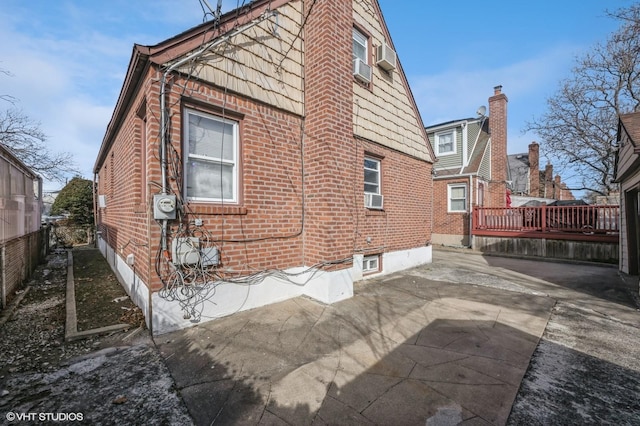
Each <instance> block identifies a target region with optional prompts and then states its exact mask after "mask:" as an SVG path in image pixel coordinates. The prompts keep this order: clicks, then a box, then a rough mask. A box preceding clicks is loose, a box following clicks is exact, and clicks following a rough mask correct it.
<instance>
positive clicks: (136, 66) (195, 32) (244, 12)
mask: <svg viewBox="0 0 640 426" xmlns="http://www.w3.org/2000/svg"><path fill="white" fill-rule="evenodd" d="M290 1H291V0H255V1H253V2H251V3H250V4H248V5H246V6H243V7H240V8H238V9H234V10H232V11H230V12H227V13H225V14H224V15H222V16H221V17H220V21H219V22H218V23H216V22H211V21H209V22H205V23H203V24H200V25H198V26H195V27H193V28H190V29H188V30H186V31H184V32H182V33H180V34H177V35H175V36H173V37H170V38H168V39H166V40H164V41H161V42H160V43H158V44H155V45H152V46H145V45H141V44H134V46H133V51H132V53H131V59H130V60H129V67H128V68H127V74H126V75H125V79H124V83H123V85H122V88H121V90H120V95H119V96H118V101H117V102H116V107H115V109H114V111H113V114H112V116H111V120H110V121H109V124H108V125H107V130H106V132H105V136H104V138H103V140H102V144H101V146H100V150H99V152H98V156H97V160H96V164H95V166H94V172H97V170H98V169H99V168H100V165H101V164H102V162H103V161H104V159H105V155H106V152H107V151H108V150H109V148H110V146H111V143H112V142H113V137H114V135H115V133H116V132H117V129H118V128H119V126H120V125H121V124H122V120H123V119H124V116H125V115H126V113H127V111H128V109H129V108H131V100H132V99H133V98H134V97H135V94H136V92H137V91H138V89H139V88H140V81H141V79H142V77H143V76H144V75H145V73H146V71H147V70H148V68H149V66H150V65H151V64H154V65H158V66H162V65H164V64H167V63H169V62H171V61H174V60H176V59H177V58H180V57H181V56H183V55H186V54H187V53H189V52H191V51H193V50H194V49H197V48H198V47H200V46H202V45H203V44H206V43H209V42H211V41H212V40H214V39H216V38H218V37H222V36H224V35H225V34H226V33H228V32H230V31H232V30H233V29H234V28H235V27H236V26H238V25H243V24H246V23H249V22H251V21H252V20H254V19H257V18H258V17H260V15H262V14H263V13H265V12H266V11H268V10H272V9H276V8H278V7H280V6H282V5H283V4H286V3H289V2H290Z"/></svg>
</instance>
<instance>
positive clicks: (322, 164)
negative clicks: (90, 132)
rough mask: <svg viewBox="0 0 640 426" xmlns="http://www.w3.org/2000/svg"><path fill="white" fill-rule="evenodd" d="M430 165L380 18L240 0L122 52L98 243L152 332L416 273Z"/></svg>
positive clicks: (103, 157)
mask: <svg viewBox="0 0 640 426" xmlns="http://www.w3.org/2000/svg"><path fill="white" fill-rule="evenodd" d="M432 162H433V156H432V151H431V149H430V146H429V144H428V140H427V135H426V132H425V129H424V125H423V123H422V119H421V117H420V114H419V112H418V109H417V107H416V104H415V101H414V99H413V97H412V94H411V91H410V89H409V86H408V83H407V79H406V77H405V75H404V73H403V71H402V67H401V66H400V63H399V62H398V61H397V60H396V55H395V52H394V45H393V42H392V40H391V37H390V35H389V32H388V29H387V27H386V25H385V23H384V19H383V17H382V13H381V10H380V6H379V4H378V2H377V1H373V0H364V1H363V0H323V1H316V2H302V1H285V0H270V1H267V0H256V1H253V2H250V3H249V4H248V5H247V6H245V7H242V8H240V9H238V10H235V11H232V12H229V13H228V14H225V15H223V16H222V17H221V18H220V19H219V20H217V21H216V22H207V23H204V24H202V25H199V26H197V27H195V28H192V29H190V30H187V31H185V32H183V33H181V34H179V35H177V36H175V37H173V38H170V39H168V40H165V41H163V42H161V43H159V44H157V45H154V46H140V45H135V46H134V48H133V54H132V57H131V62H130V64H129V68H128V71H127V75H126V78H125V80H124V85H123V87H122V90H121V93H120V97H119V99H118V102H117V105H116V107H115V110H114V112H113V116H112V119H111V121H110V123H109V125H108V127H107V131H106V134H105V136H104V139H103V142H102V146H101V148H100V151H99V153H98V157H97V160H96V163H95V167H94V172H95V179H96V188H97V194H96V200H97V202H96V223H97V228H98V244H99V247H100V249H101V250H102V251H103V253H104V254H105V256H106V258H107V260H108V261H109V262H110V264H111V265H112V267H113V268H114V269H115V270H116V271H117V273H118V274H119V276H120V278H121V281H122V282H123V284H124V285H125V287H126V288H127V290H128V292H129V293H130V295H131V296H132V298H133V300H134V301H135V302H136V303H137V304H138V305H140V306H141V307H142V308H143V311H144V312H145V315H146V317H147V323H148V325H149V326H150V327H151V328H152V331H153V333H154V334H160V333H163V332H166V331H170V330H173V329H177V328H180V327H186V326H189V325H192V324H193V323H194V322H197V321H200V320H208V319H213V318H216V317H220V316H223V315H229V314H232V313H234V312H237V311H240V310H245V309H250V308H254V307H257V306H261V305H265V304H269V303H273V302H278V301H281V300H284V299H287V298H291V297H296V296H300V295H307V296H309V297H312V298H314V299H316V300H319V301H321V302H324V303H333V302H336V301H339V300H343V299H346V298H348V297H351V296H352V295H353V283H354V281H358V280H361V279H363V278H366V277H373V276H380V275H381V274H387V273H391V272H394V271H398V270H402V269H406V268H410V267H413V266H417V265H421V264H424V263H428V262H430V261H431V246H430V243H431V212H432V205H431V203H432V198H433V193H432Z"/></svg>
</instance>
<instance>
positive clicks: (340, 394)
mask: <svg viewBox="0 0 640 426" xmlns="http://www.w3.org/2000/svg"><path fill="white" fill-rule="evenodd" d="M432 275H433V271H431V268H430V267H425V268H418V269H416V270H412V271H408V272H407V273H403V274H394V275H392V276H389V277H385V278H381V279H374V280H370V281H367V282H364V283H360V284H358V286H357V287H356V295H355V297H353V298H352V299H349V300H346V301H343V302H340V303H336V304H334V305H330V306H326V305H322V304H320V303H317V302H314V301H312V300H309V299H306V298H296V299H292V300H288V301H285V302H282V303H278V304H275V305H271V306H267V307H264V308H260V309H255V310H252V311H246V312H241V313H238V314H235V315H233V316H230V317H227V318H223V319H219V320H216V321H212V322H208V323H204V324H201V325H198V326H196V327H193V328H191V329H187V330H182V331H179V332H174V333H171V334H166V335H162V336H159V337H158V338H156V344H157V346H158V348H159V350H160V353H161V355H162V356H163V358H164V359H165V361H166V363H167V365H168V367H169V370H170V371H171V374H172V376H173V378H174V380H175V382H176V386H177V387H178V389H179V391H180V393H181V395H182V397H183V399H184V401H185V403H186V405H187V407H188V409H189V412H190V414H191V415H192V417H193V419H194V421H195V423H196V424H211V423H213V422H215V423H221V424H232V423H233V424H238V423H239V424H296V425H300V424H363V423H375V424H428V425H447V424H473V425H480V424H505V423H506V422H507V419H508V417H509V413H510V411H511V406H512V404H513V402H514V399H515V397H516V394H517V393H518V389H519V386H520V383H521V381H522V378H523V376H524V374H525V372H526V370H527V367H528V365H529V360H530V358H531V356H532V354H533V352H534V350H535V349H536V345H537V344H538V342H539V340H540V337H541V336H542V334H543V332H544V330H545V326H546V324H547V321H548V319H549V316H550V313H551V309H552V308H553V306H554V304H555V302H556V301H555V299H554V298H550V297H547V296H546V295H544V294H542V293H538V294H536V293H537V292H535V291H531V292H529V293H528V294H527V293H526V292H524V293H523V292H513V291H505V290H503V289H500V288H489V287H486V286H477V285H472V284H460V283H457V284H452V283H447V282H443V281H439V280H434V279H433V278H432ZM247 291H251V288H250V287H247Z"/></svg>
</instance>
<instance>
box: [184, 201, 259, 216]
mask: <svg viewBox="0 0 640 426" xmlns="http://www.w3.org/2000/svg"><path fill="white" fill-rule="evenodd" d="M187 213H196V214H200V215H211V216H215V215H246V214H247V213H248V211H247V208H246V207H243V206H221V205H208V204H194V203H189V204H188V205H187Z"/></svg>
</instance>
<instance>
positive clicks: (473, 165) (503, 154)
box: [426, 86, 508, 246]
mask: <svg viewBox="0 0 640 426" xmlns="http://www.w3.org/2000/svg"><path fill="white" fill-rule="evenodd" d="M507 102H508V100H507V97H506V95H505V94H504V93H502V86H496V87H495V88H494V94H493V96H491V97H490V98H489V115H488V116H486V115H485V114H486V108H485V107H480V109H479V110H478V116H477V117H476V118H466V119H462V120H456V121H449V122H446V123H441V124H437V125H433V126H430V127H427V128H426V130H427V134H428V136H429V141H430V142H431V144H432V147H433V151H434V152H435V155H436V158H437V163H436V164H435V166H434V175H435V176H434V178H433V191H434V201H433V210H434V213H433V215H434V219H433V235H432V241H433V243H434V244H442V245H451V246H469V245H470V244H471V238H470V235H471V211H472V209H473V206H491V207H505V206H506V203H507V172H508V170H507Z"/></svg>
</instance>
